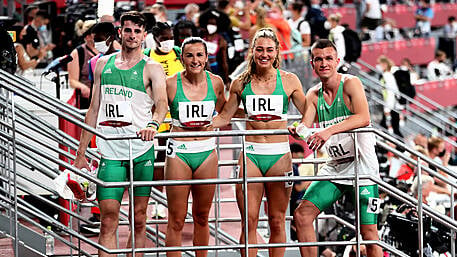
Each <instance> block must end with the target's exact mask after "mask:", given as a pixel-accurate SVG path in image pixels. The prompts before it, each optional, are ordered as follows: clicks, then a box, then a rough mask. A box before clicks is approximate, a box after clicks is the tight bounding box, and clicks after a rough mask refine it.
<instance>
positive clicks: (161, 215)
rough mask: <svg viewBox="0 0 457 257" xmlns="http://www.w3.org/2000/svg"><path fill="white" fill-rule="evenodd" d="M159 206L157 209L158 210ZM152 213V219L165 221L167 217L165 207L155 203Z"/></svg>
mask: <svg viewBox="0 0 457 257" xmlns="http://www.w3.org/2000/svg"><path fill="white" fill-rule="evenodd" d="M156 206H157V208H156ZM151 208H152V211H151V217H152V218H157V219H165V218H166V217H167V214H166V213H165V209H166V208H165V206H163V205H161V204H156V203H153V204H152V206H151Z"/></svg>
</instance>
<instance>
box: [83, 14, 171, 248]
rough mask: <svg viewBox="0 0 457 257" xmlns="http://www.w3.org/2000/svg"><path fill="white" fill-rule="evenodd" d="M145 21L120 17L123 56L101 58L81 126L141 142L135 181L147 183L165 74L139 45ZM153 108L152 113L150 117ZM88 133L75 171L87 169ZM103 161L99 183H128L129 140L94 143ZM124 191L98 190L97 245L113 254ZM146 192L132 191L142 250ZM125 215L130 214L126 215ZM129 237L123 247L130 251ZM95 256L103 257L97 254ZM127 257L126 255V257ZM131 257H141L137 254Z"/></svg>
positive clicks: (135, 145) (136, 148) (135, 154)
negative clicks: (101, 181) (132, 135)
mask: <svg viewBox="0 0 457 257" xmlns="http://www.w3.org/2000/svg"><path fill="white" fill-rule="evenodd" d="M145 24H146V21H145V18H144V16H143V15H142V14H140V13H138V12H127V13H125V14H123V15H122V17H121V26H122V27H121V30H120V34H121V38H122V50H121V51H120V52H118V53H114V54H111V55H107V56H103V57H101V58H100V59H99V60H98V61H97V64H96V66H95V75H94V86H93V95H92V101H91V104H90V107H89V110H88V112H87V114H86V119H85V122H86V123H87V124H88V125H90V126H92V127H96V128H97V130H99V131H101V132H102V133H103V134H105V135H125V134H134V133H137V134H138V135H140V137H141V139H142V140H140V139H134V140H131V142H132V147H131V148H132V152H131V155H132V158H133V176H134V178H133V179H134V180H135V181H151V180H153V175H154V144H153V142H152V140H153V139H154V135H155V134H156V133H157V129H158V127H159V125H160V123H161V122H162V121H163V119H164V117H165V114H166V112H167V92H166V86H165V79H166V77H165V73H164V71H163V68H162V66H161V65H160V64H159V63H157V62H155V61H153V60H151V59H150V58H149V57H147V56H145V55H144V54H143V52H142V49H141V44H142V42H143V40H144V38H145V36H146V32H145ZM153 105H155V111H154V112H152V108H153ZM91 137H92V135H91V133H90V132H88V131H85V130H83V131H82V135H81V142H80V145H79V148H78V153H77V157H76V160H75V166H76V167H77V168H84V167H85V168H88V166H87V161H86V159H85V156H84V154H85V151H86V148H87V145H88V143H89V140H90V138H91ZM97 146H98V150H99V152H100V153H101V155H102V159H101V160H100V165H99V167H100V168H99V171H98V178H100V179H101V180H103V181H105V182H120V181H128V180H129V170H130V161H129V156H130V150H129V148H130V146H129V141H128V140H114V141H106V140H103V139H101V138H99V137H97ZM124 190H125V188H124V187H119V188H104V187H100V186H97V199H98V201H99V204H100V213H101V228H100V237H99V243H100V244H101V245H103V246H105V247H107V248H109V249H114V248H116V230H117V227H118V223H119V208H120V203H121V201H122V196H123V194H124ZM150 193H151V187H148V186H146V187H135V188H134V202H135V204H134V213H135V220H134V224H133V225H132V226H131V227H134V228H135V246H134V247H135V248H143V247H144V246H145V240H146V209H147V207H148V199H149V195H150ZM129 213H130V212H129ZM131 242H132V241H131V234H130V236H129V239H128V242H127V247H131ZM98 254H99V256H108V254H107V253H106V252H104V251H102V250H99V251H98ZM127 256H131V255H129V254H128V255H127ZM136 256H142V254H137V255H136Z"/></svg>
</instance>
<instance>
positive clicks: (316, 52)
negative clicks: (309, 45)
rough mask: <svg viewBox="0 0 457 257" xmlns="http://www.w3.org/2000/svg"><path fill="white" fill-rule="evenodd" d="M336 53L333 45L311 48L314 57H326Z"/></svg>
mask: <svg viewBox="0 0 457 257" xmlns="http://www.w3.org/2000/svg"><path fill="white" fill-rule="evenodd" d="M332 55H336V51H335V49H333V47H326V48H323V49H321V48H314V49H313V56H314V57H326V56H332Z"/></svg>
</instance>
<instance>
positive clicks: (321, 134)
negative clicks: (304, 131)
mask: <svg viewBox="0 0 457 257" xmlns="http://www.w3.org/2000/svg"><path fill="white" fill-rule="evenodd" d="M330 136H331V134H330V133H328V131H327V130H326V129H324V130H321V131H316V132H315V133H313V134H312V135H310V136H309V137H308V139H307V140H306V143H308V146H309V148H310V149H311V150H313V151H316V150H319V149H321V147H322V146H323V145H324V144H325V142H327V140H328V139H329V138H330Z"/></svg>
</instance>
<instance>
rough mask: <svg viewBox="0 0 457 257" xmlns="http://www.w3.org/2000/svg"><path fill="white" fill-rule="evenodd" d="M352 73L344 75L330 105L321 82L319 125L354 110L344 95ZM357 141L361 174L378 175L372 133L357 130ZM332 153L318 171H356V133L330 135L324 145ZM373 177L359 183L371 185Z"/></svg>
mask: <svg viewBox="0 0 457 257" xmlns="http://www.w3.org/2000/svg"><path fill="white" fill-rule="evenodd" d="M349 78H352V76H350V75H342V77H341V82H340V85H339V87H338V92H337V94H336V97H335V99H334V100H333V103H332V104H331V105H329V104H328V103H327V102H326V101H325V99H324V95H323V88H322V86H321V87H320V89H319V93H318V99H317V115H318V119H319V127H321V128H326V127H329V126H331V125H334V124H337V123H340V122H341V121H343V120H345V119H347V118H348V117H349V116H351V115H353V113H352V112H351V111H350V110H349V109H348V107H347V106H346V104H345V103H344V99H343V86H344V81H345V80H346V79H349ZM357 143H358V149H359V162H358V166H357V167H358V171H359V174H361V175H376V176H379V165H378V159H377V157H376V152H375V149H374V146H375V144H376V141H375V137H374V135H373V133H358V134H357ZM324 147H325V149H326V150H327V154H328V156H329V159H330V160H329V161H328V162H327V163H326V165H325V166H324V167H322V169H321V170H320V171H319V175H331V176H335V175H341V176H343V175H353V174H354V166H355V165H354V158H355V151H354V135H353V134H351V133H339V134H336V135H333V136H331V137H330V138H329V139H328V140H327V142H326V143H325V145H324ZM333 182H334V183H340V184H346V185H351V184H352V181H351V180H336V181H333ZM372 184H374V183H373V182H372V181H370V180H361V182H360V185H372Z"/></svg>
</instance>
